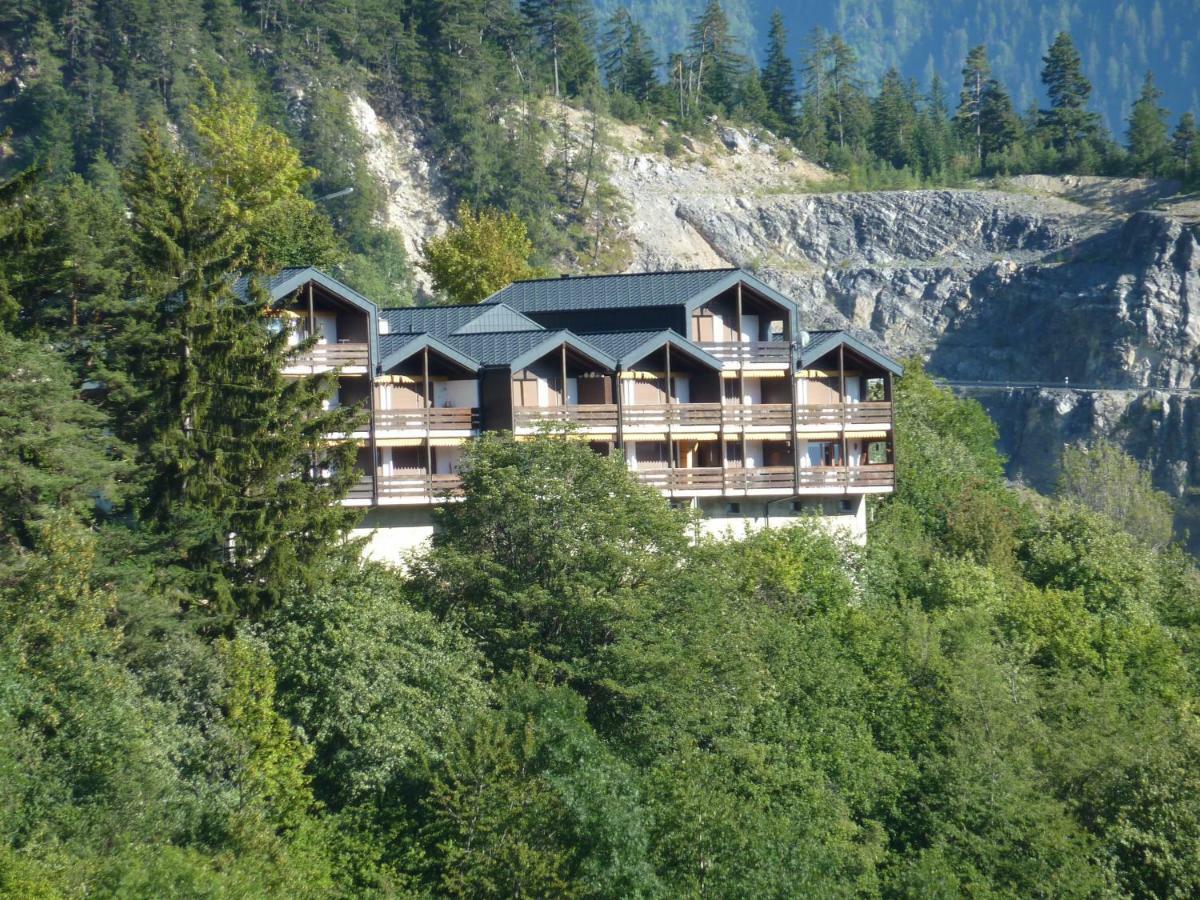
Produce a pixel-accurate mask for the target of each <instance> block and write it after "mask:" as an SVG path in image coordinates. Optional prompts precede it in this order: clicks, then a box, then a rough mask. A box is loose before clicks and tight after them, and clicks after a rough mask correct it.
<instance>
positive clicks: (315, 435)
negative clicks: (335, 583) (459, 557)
mask: <svg viewBox="0 0 1200 900" xmlns="http://www.w3.org/2000/svg"><path fill="white" fill-rule="evenodd" d="M212 137H213V138H214V139H215V138H217V137H218V135H217V134H216V133H215V132H214V133H213V135H212ZM272 147H273V149H274V150H275V151H278V150H279V149H280V147H279V145H277V144H275V143H274V142H268V150H270V149H271V148H272ZM243 150H245V151H246V152H249V149H248V148H243ZM268 155H269V158H270V159H271V160H272V161H273V163H274V164H288V165H290V166H291V168H290V170H289V171H281V172H279V173H277V176H278V180H277V181H275V182H272V184H273V185H274V186H267V185H263V184H259V185H257V187H258V188H260V189H262V191H263V192H261V193H260V192H258V191H256V190H254V188H255V185H248V186H247V189H248V190H250V192H251V193H250V195H249V196H247V197H243V196H239V194H238V193H236V192H235V191H233V190H232V182H226V183H220V184H217V183H216V182H215V181H214V168H213V161H212V160H211V159H203V158H202V159H201V160H200V161H194V160H192V159H190V158H189V157H188V156H187V155H186V154H185V153H184V152H183V151H182V150H180V149H178V148H175V147H171V146H169V145H168V144H167V143H166V142H165V141H164V140H163V139H162V138H161V137H160V136H159V135H157V134H155V133H153V132H148V133H147V134H146V137H145V140H144V147H143V150H142V153H141V155H140V157H139V158H138V159H137V161H136V164H135V165H134V166H133V167H132V168H131V170H130V171H129V173H128V176H127V195H128V198H129V205H130V214H131V215H130V227H131V231H132V235H133V245H134V254H135V257H136V269H135V292H136V293H135V299H134V300H133V301H132V302H131V304H130V305H129V308H128V310H127V312H126V315H125V316H124V317H123V318H122V320H121V322H120V324H119V328H118V333H117V334H116V335H115V336H114V338H113V340H112V341H111V342H110V347H109V351H110V355H109V357H108V359H107V361H106V363H107V368H106V371H104V372H103V377H104V379H105V382H106V383H107V385H108V402H109V404H110V406H111V407H112V408H113V409H114V411H115V412H116V413H117V416H116V420H117V425H118V432H119V434H121V435H122V436H123V437H125V438H127V439H128V440H129V441H130V442H131V443H132V444H134V445H135V447H136V448H137V461H138V463H139V464H140V468H141V471H142V479H143V483H144V493H143V497H142V500H141V502H140V504H139V508H140V514H141V516H142V517H143V518H144V519H146V520H148V521H150V522H153V523H154V524H155V525H156V526H157V528H158V529H159V530H160V532H161V533H162V534H164V535H165V536H166V541H167V544H168V548H167V551H166V552H167V553H168V554H169V559H171V560H173V561H174V562H175V563H176V564H178V565H180V566H182V567H183V568H184V569H186V570H187V571H189V572H190V573H191V576H192V587H193V588H194V590H195V591H196V593H197V594H199V595H200V596H202V597H204V598H205V599H206V601H207V602H209V603H211V604H212V605H213V610H212V611H214V612H215V613H217V614H218V615H220V616H222V617H225V616H228V615H231V614H254V613H256V612H259V611H261V610H263V609H265V608H267V607H269V606H270V605H271V604H272V602H273V601H274V599H275V596H276V595H277V593H278V592H279V591H281V590H283V589H285V588H286V586H287V585H288V584H289V582H293V580H295V581H299V582H301V583H303V582H304V581H306V580H310V579H313V578H314V577H315V573H316V571H317V570H318V569H319V567H320V566H319V564H320V562H321V561H322V560H323V559H324V558H325V557H326V555H327V554H329V553H330V552H333V551H334V550H335V549H336V547H337V544H338V543H339V542H340V541H341V539H342V538H343V537H344V535H345V533H346V532H347V530H348V529H349V527H350V526H351V524H352V523H353V521H354V519H355V517H356V516H355V513H354V512H353V511H352V510H348V509H345V508H343V507H341V506H340V505H339V504H338V503H337V501H338V500H340V499H341V497H342V496H344V493H345V491H346V489H347V488H348V487H349V485H350V483H351V482H352V481H353V479H354V478H355V474H354V468H353V459H354V453H355V450H354V445H353V443H351V442H347V441H342V442H337V441H335V442H333V443H330V441H329V439H328V436H329V435H331V434H345V433H347V432H349V431H351V430H353V424H354V421H355V419H356V418H357V411H356V410H354V409H353V408H350V407H346V408H340V409H335V410H331V411H325V410H323V404H324V401H325V400H326V398H327V397H328V396H329V392H330V390H331V389H332V382H331V380H330V377H329V376H322V377H317V378H306V379H288V378H285V377H284V375H283V374H282V370H283V368H284V366H285V364H286V362H287V360H288V359H289V358H290V356H291V355H293V354H294V353H295V352H297V350H296V348H290V347H289V346H288V339H287V335H286V333H284V331H282V330H272V329H271V328H270V327H269V323H270V321H271V317H272V313H273V311H274V310H273V305H272V302H271V300H270V297H269V296H268V295H267V293H266V291H265V290H264V289H263V288H262V286H261V285H260V283H259V282H258V280H257V278H256V277H254V276H253V275H247V277H243V278H242V279H241V280H240V281H238V282H237V283H238V284H239V285H241V286H242V290H240V291H235V290H234V286H235V277H236V276H237V275H238V274H239V273H240V274H244V275H245V274H246V273H247V272H251V273H252V272H253V271H255V270H254V268H253V267H252V264H251V259H252V258H253V257H254V254H255V253H256V248H258V246H259V245H258V244H257V243H256V240H255V236H254V235H253V234H252V233H250V231H249V227H248V224H247V223H254V222H256V221H259V220H260V218H261V220H262V221H272V220H273V218H274V216H273V214H272V212H271V211H272V210H273V209H274V208H275V207H277V205H279V204H282V205H283V206H284V207H285V208H286V207H289V206H292V205H293V202H294V201H293V200H292V195H293V190H294V188H293V186H294V185H296V184H298V183H302V182H303V181H304V178H305V176H304V175H303V173H302V171H300V172H298V171H297V169H298V168H299V164H298V159H295V158H294V157H288V156H287V154H283V153H278V152H270V153H269V154H268ZM258 261H259V262H260V263H261V264H262V265H263V266H264V267H265V266H275V265H278V263H277V261H276V260H272V259H269V258H263V257H261V256H260V257H258ZM301 349H303V345H302V347H301Z"/></svg>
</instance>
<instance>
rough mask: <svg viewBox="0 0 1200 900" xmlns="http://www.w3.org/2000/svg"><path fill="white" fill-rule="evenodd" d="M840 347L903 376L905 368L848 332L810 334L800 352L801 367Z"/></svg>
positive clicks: (816, 332) (815, 332)
mask: <svg viewBox="0 0 1200 900" xmlns="http://www.w3.org/2000/svg"><path fill="white" fill-rule="evenodd" d="M838 345H844V346H846V347H848V348H850V349H851V350H853V351H854V352H855V353H857V354H859V355H860V356H863V357H865V358H866V359H869V360H870V361H871V362H873V363H875V365H877V366H879V367H880V368H881V369H887V370H888V371H889V372H891V373H892V374H893V375H903V374H904V367H903V366H901V365H900V363H898V362H896V361H895V360H894V359H892V358H891V357H890V356H885V355H884V354H882V353H880V352H879V351H878V350H876V349H875V348H874V347H872V346H870V345H869V344H867V343H865V342H863V341H861V340H859V339H858V338H856V337H855V336H854V335H852V334H850V333H849V332H846V331H814V332H810V334H809V340H808V343H807V344H805V345H804V347H802V348H801V350H800V365H801V366H808V365H811V364H812V363H814V362H816V361H817V360H818V359H820V358H821V357H822V356H824V355H825V354H827V353H829V352H830V351H831V350H836V349H837V348H838Z"/></svg>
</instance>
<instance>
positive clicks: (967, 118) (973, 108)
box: [954, 44, 992, 166]
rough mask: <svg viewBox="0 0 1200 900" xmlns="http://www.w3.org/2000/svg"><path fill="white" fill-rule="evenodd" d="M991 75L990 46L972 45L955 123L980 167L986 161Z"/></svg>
mask: <svg viewBox="0 0 1200 900" xmlns="http://www.w3.org/2000/svg"><path fill="white" fill-rule="evenodd" d="M991 77H992V66H991V63H990V62H988V55H987V47H985V46H984V45H983V44H979V45H978V46H975V47H972V48H971V49H970V51H969V52H968V53H967V58H966V60H965V61H964V62H963V68H962V79H963V86H962V91H961V92H960V93H959V95H958V111H957V112H956V113H955V114H954V123H955V125H956V126H957V127H958V133H959V134H960V135H961V136H962V140H963V143H965V144H966V145H967V146H969V147H970V148H971V155H972V156H973V157H974V158H975V165H976V166H980V165H982V164H983V121H982V111H983V96H984V93H985V91H986V89H987V85H988V82H989V81H990V80H991Z"/></svg>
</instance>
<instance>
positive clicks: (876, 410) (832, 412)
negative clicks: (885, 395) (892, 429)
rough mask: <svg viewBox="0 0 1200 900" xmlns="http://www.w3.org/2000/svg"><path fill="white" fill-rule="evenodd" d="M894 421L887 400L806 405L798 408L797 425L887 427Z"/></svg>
mask: <svg viewBox="0 0 1200 900" xmlns="http://www.w3.org/2000/svg"><path fill="white" fill-rule="evenodd" d="M891 421H892V404H891V403H889V402H887V401H886V400H865V401H863V402H862V403H805V404H801V405H799V406H797V407H796V424H797V425H799V426H801V427H803V426H806V425H809V426H811V425H818V426H821V425H826V426H829V427H837V426H841V425H887V424H889V423H890V422H891Z"/></svg>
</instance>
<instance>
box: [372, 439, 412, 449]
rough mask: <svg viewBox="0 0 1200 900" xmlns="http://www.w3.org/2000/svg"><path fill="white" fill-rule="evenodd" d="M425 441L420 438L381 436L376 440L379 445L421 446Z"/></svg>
mask: <svg viewBox="0 0 1200 900" xmlns="http://www.w3.org/2000/svg"><path fill="white" fill-rule="evenodd" d="M422 443H424V442H423V441H422V440H421V439H420V438H379V439H378V440H376V441H375V446H377V447H420V446H421V444H422Z"/></svg>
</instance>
